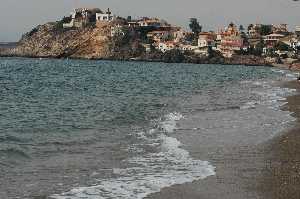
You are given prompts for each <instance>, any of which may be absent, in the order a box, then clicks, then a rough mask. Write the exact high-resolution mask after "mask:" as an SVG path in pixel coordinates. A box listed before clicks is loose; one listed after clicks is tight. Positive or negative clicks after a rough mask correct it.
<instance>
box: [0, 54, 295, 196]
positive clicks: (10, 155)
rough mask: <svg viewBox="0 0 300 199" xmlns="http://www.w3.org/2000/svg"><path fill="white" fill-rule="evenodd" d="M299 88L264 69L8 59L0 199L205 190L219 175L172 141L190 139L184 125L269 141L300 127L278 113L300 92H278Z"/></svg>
mask: <svg viewBox="0 0 300 199" xmlns="http://www.w3.org/2000/svg"><path fill="white" fill-rule="evenodd" d="M295 78H296V74H294V73H292V72H287V71H284V70H279V69H272V68H268V67H261V66H251V67H250V66H231V65H227V66H222V65H193V64H166V63H145V62H117V61H87V60H54V59H43V60H38V59H24V58H1V59H0V198H8V199H10V198H11V199H13V198H14V199H15V198H22V199H25V198H38V197H50V198H56V199H79V198H88V199H100V198H101V199H102V198H103V199H105V198H124V199H129V198H137V199H139V198H144V197H146V196H148V195H149V194H151V193H155V192H159V191H160V190H161V189H162V188H165V187H169V186H172V185H175V184H184V183H187V182H193V181H195V180H205V179H206V178H207V177H209V176H213V175H215V174H216V172H217V168H215V166H214V165H212V164H211V163H210V161H209V160H206V159H201V158H200V159H197V158H194V157H192V155H191V154H190V152H189V151H188V150H187V148H188V143H185V144H183V143H182V142H181V140H180V139H178V138H176V136H174V133H182V136H188V133H189V131H184V130H182V129H181V130H180V131H179V128H180V125H179V124H180V121H182V120H184V121H189V120H195V118H196V120H197V121H199V122H198V126H197V127H193V128H194V130H198V131H199V132H200V131H201V132H206V134H210V135H214V133H216V132H218V131H220V130H222V133H223V135H227V134H228V139H231V136H232V137H236V138H238V137H239V135H240V134H242V133H241V132H246V130H247V131H249V132H253V131H254V130H255V136H254V135H253V134H251V135H250V137H251V136H253V140H255V141H258V142H262V141H266V140H268V139H271V137H272V136H274V134H276V133H278V132H280V131H281V130H283V129H284V128H286V126H285V124H288V123H289V122H291V121H293V120H294V118H293V117H292V116H291V113H289V112H287V111H282V110H280V107H282V106H283V105H284V104H285V103H286V102H285V99H286V97H287V96H288V95H292V94H293V93H295V92H296V91H295V90H293V89H288V88H282V87H280V86H278V82H280V81H283V80H285V81H287V80H293V79H295ZM257 116H259V118H257ZM250 121H251V122H250ZM232 126H235V127H236V128H238V129H239V131H236V130H235V128H232ZM262 126H263V128H261V127H262ZM241 129H244V130H243V131H241ZM245 129H246V130H245ZM225 133H227V134H225ZM203 139H204V140H205V138H203ZM212 139H215V140H214V141H211V142H210V141H209V140H208V141H207V142H206V143H205V144H207V145H208V146H209V145H210V144H211V143H216V142H215V141H217V139H218V136H216V137H213V136H212ZM231 140H232V139H231Z"/></svg>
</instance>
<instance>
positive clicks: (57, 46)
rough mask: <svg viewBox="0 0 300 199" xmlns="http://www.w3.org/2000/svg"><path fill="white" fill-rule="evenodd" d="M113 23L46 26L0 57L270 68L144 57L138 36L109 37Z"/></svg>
mask: <svg viewBox="0 0 300 199" xmlns="http://www.w3.org/2000/svg"><path fill="white" fill-rule="evenodd" d="M113 23H114V22H97V23H96V24H95V25H90V26H88V27H84V28H74V29H64V28H62V24H61V23H60V22H54V23H47V24H45V25H40V26H38V27H36V28H34V29H33V30H32V31H30V32H28V33H26V34H25V35H24V36H23V37H22V39H21V40H20V41H19V43H18V45H17V46H16V47H15V48H11V49H3V50H0V56H20V57H49V58H80V59H82V58H83V59H111V60H142V61H162V62H179V63H180V62H184V63H196V64H235V65H269V64H270V63H269V62H268V60H265V59H264V58H263V57H258V56H254V55H234V56H233V57H231V58H224V57H223V56H222V55H221V54H220V53H218V52H215V51H212V52H211V53H210V56H201V55H197V54H195V53H191V52H186V53H182V52H181V51H180V50H172V51H169V52H166V53H162V52H160V51H156V50H154V51H152V52H150V53H145V49H144V47H143V46H142V45H141V44H142V42H141V38H140V36H139V33H137V32H135V31H134V30H130V29H128V30H126V34H125V36H124V35H123V36H120V37H111V27H112V26H113V25H114V24H113Z"/></svg>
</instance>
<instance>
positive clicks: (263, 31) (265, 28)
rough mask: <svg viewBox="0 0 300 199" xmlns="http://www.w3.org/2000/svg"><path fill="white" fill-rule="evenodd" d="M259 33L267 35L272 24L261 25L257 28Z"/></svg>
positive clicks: (270, 31)
mask: <svg viewBox="0 0 300 199" xmlns="http://www.w3.org/2000/svg"><path fill="white" fill-rule="evenodd" d="M259 33H260V35H263V36H264V35H269V34H271V33H272V25H261V27H260V30H259Z"/></svg>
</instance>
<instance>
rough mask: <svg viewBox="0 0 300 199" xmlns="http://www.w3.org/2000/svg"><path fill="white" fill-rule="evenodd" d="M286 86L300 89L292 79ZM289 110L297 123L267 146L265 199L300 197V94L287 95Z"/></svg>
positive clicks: (263, 187) (263, 188) (263, 191)
mask: <svg viewBox="0 0 300 199" xmlns="http://www.w3.org/2000/svg"><path fill="white" fill-rule="evenodd" d="M285 86H286V87H289V88H294V89H297V90H298V91H299V90H300V84H299V83H295V82H289V83H286V84H285ZM287 102H288V104H287V105H286V106H285V107H284V109H285V110H288V111H290V112H293V116H294V117H295V118H296V119H297V121H296V125H295V126H294V127H293V128H292V129H290V130H288V131H287V132H285V133H284V134H282V135H281V136H278V137H276V138H275V139H273V140H271V141H270V143H269V144H268V146H267V147H266V150H265V152H266V160H265V161H266V167H265V169H264V170H263V176H262V181H261V185H262V186H261V189H260V190H259V191H261V192H262V193H263V195H264V196H265V198H272V199H286V198H289V199H298V198H300V187H299V185H300V94H299V93H298V94H297V95H295V96H290V97H288V98H287Z"/></svg>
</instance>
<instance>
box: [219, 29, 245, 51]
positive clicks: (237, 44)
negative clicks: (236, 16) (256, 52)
mask: <svg viewBox="0 0 300 199" xmlns="http://www.w3.org/2000/svg"><path fill="white" fill-rule="evenodd" d="M218 35H219V36H218V37H219V39H220V40H221V41H220V44H219V45H218V46H217V50H218V51H220V52H221V53H222V54H223V56H224V57H232V55H233V54H235V51H240V50H241V49H242V48H243V44H244V42H243V38H242V37H241V33H240V32H239V30H238V28H237V26H236V25H235V24H233V23H231V24H229V26H228V27H227V28H226V29H225V31H221V32H220V33H219V34H218Z"/></svg>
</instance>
